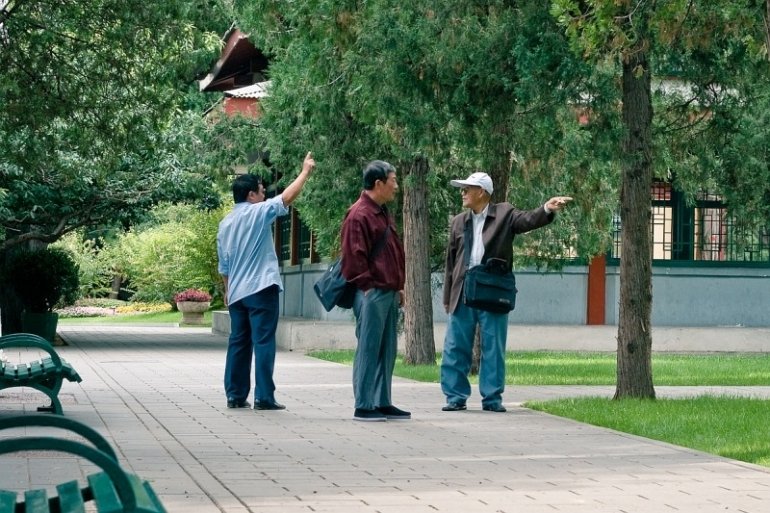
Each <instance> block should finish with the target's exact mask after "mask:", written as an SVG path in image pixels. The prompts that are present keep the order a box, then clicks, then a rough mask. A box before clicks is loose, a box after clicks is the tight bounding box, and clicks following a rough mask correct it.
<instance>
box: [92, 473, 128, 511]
mask: <svg viewBox="0 0 770 513" xmlns="http://www.w3.org/2000/svg"><path fill="white" fill-rule="evenodd" d="M88 485H89V486H90V487H91V493H93V495H94V502H96V510H97V511H98V512H99V513H120V512H121V511H123V504H122V503H121V502H120V498H119V497H118V492H117V491H115V487H114V486H112V481H110V477H109V476H108V475H107V473H105V472H99V473H98V474H91V475H90V476H88Z"/></svg>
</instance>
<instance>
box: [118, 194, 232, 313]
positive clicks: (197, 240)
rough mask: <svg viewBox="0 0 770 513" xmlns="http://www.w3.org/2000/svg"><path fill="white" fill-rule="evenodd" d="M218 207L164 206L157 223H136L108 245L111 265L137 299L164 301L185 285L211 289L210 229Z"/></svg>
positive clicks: (214, 224)
mask: <svg viewBox="0 0 770 513" xmlns="http://www.w3.org/2000/svg"><path fill="white" fill-rule="evenodd" d="M223 213H224V211H223V210H217V211H211V212H203V211H200V210H196V209H195V208H193V207H191V206H175V207H168V208H167V210H166V211H165V212H160V213H159V214H158V215H159V216H160V217H163V218H165V220H163V222H162V223H161V224H157V225H154V226H149V227H139V228H136V229H134V230H132V231H131V232H128V233H126V234H124V235H123V236H121V237H120V238H119V241H118V242H117V244H114V245H110V247H109V253H110V255H111V258H112V262H114V264H115V266H116V269H119V270H120V272H121V274H122V275H123V276H124V277H125V278H127V279H128V280H129V281H130V283H131V286H132V288H133V291H134V296H133V299H134V300H137V301H148V302H151V301H156V302H157V301H166V302H169V303H171V302H172V301H173V299H174V295H175V294H176V293H177V292H178V291H179V290H183V289H186V288H196V289H203V290H213V289H216V287H217V283H218V282H219V281H221V280H220V278H219V274H218V273H217V253H216V233H217V228H218V225H219V221H220V219H221V218H222V215H223Z"/></svg>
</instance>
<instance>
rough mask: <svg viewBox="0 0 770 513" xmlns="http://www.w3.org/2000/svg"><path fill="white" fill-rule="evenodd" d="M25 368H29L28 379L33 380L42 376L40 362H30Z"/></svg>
mask: <svg viewBox="0 0 770 513" xmlns="http://www.w3.org/2000/svg"><path fill="white" fill-rule="evenodd" d="M27 366H28V367H29V377H31V378H34V377H37V376H40V375H41V374H43V363H42V362H41V361H40V360H37V361H34V362H30V363H28V364H27Z"/></svg>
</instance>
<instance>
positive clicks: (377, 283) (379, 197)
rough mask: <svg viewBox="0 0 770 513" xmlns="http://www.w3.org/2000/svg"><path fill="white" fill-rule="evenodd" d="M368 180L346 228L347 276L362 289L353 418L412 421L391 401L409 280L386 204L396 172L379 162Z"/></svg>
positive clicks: (392, 192) (370, 167) (368, 172)
mask: <svg viewBox="0 0 770 513" xmlns="http://www.w3.org/2000/svg"><path fill="white" fill-rule="evenodd" d="M363 179H364V190H363V191H362V192H361V196H360V197H359V198H358V201H356V202H355V203H354V204H353V205H352V206H351V207H350V209H348V213H347V216H346V217H345V221H344V222H343V224H342V275H343V276H344V277H345V279H347V280H348V281H349V282H351V283H353V284H354V285H355V287H356V289H357V290H356V297H355V301H354V303H353V313H354V314H355V316H356V338H357V339H358V346H357V349H356V357H355V360H354V361H353V395H354V396H355V412H354V414H353V418H354V419H355V420H361V421H384V420H388V419H390V420H407V419H410V418H411V417H412V415H411V413H409V412H408V411H403V410H400V409H398V408H396V407H395V406H393V403H392V401H391V397H390V389H391V382H392V378H393V366H394V365H395V362H396V351H397V341H396V321H397V319H398V308H399V307H400V306H402V305H403V304H404V280H405V269H404V248H403V246H402V245H401V241H400V239H399V237H398V234H397V233H396V230H395V226H394V225H393V221H392V219H391V217H390V214H389V213H388V209H387V207H386V206H385V203H388V202H390V201H393V199H394V198H395V197H396V191H398V182H397V180H396V169H395V168H394V167H393V166H391V165H390V164H388V163H387V162H384V161H382V160H374V161H372V162H370V163H369V164H367V166H366V168H365V169H364V176H363Z"/></svg>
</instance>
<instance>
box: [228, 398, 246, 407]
mask: <svg viewBox="0 0 770 513" xmlns="http://www.w3.org/2000/svg"><path fill="white" fill-rule="evenodd" d="M249 406H251V405H250V404H249V401H247V400H245V399H242V400H240V401H238V400H236V399H228V400H227V407H228V408H248V407H249Z"/></svg>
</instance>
